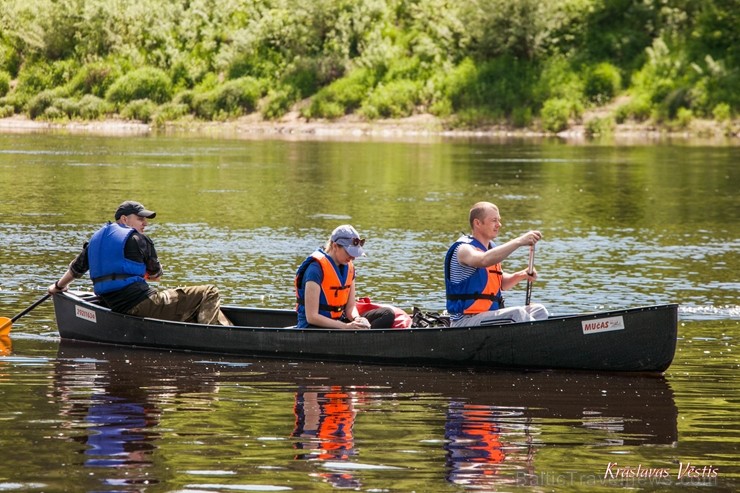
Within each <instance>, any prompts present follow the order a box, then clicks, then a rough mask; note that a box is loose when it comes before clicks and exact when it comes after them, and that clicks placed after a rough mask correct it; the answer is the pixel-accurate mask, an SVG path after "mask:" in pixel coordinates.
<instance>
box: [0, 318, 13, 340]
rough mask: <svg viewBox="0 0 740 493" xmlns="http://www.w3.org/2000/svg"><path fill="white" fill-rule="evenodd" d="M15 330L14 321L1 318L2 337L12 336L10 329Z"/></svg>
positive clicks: (0, 331)
mask: <svg viewBox="0 0 740 493" xmlns="http://www.w3.org/2000/svg"><path fill="white" fill-rule="evenodd" d="M12 328H13V321H12V320H11V319H9V318H8V317H0V336H7V335H8V334H10V329H12Z"/></svg>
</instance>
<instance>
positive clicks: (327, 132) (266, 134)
mask: <svg viewBox="0 0 740 493" xmlns="http://www.w3.org/2000/svg"><path fill="white" fill-rule="evenodd" d="M584 121H588V120H587V119H585V118H584ZM586 127H587V126H586V125H585V124H583V123H580V124H575V125H573V126H572V127H570V128H569V129H567V130H565V131H563V132H560V133H558V134H550V133H547V132H540V131H534V130H528V129H515V128H507V127H504V126H491V127H481V128H473V129H470V128H465V129H463V128H450V127H449V126H448V125H446V123H445V121H444V120H441V119H439V118H437V117H434V116H432V115H415V116H412V117H409V118H403V119H393V120H374V121H366V120H362V119H360V118H358V117H356V116H352V115H349V116H346V117H344V118H340V119H336V120H331V121H328V120H311V121H309V120H306V119H304V118H301V117H299V116H298V115H297V114H295V113H294V114H289V115H286V116H285V117H284V118H281V119H279V120H263V119H261V118H260V117H259V116H258V115H250V116H246V117H242V118H239V119H235V120H231V121H225V122H206V121H200V120H195V119H184V120H180V121H176V122H168V123H166V124H164V125H162V126H154V125H151V124H146V123H141V122H137V121H129V120H121V119H107V120H101V121H69V122H49V121H40V120H31V119H29V118H27V117H25V116H20V115H15V116H12V117H9V118H2V119H0V133H35V132H53V133H58V132H68V133H74V134H91V135H112V136H133V135H183V134H190V135H199V136H206V137H215V138H245V139H254V138H285V139H295V140H303V139H306V140H310V139H318V140H324V139H326V140H363V139H373V140H386V139H387V140H397V139H401V140H405V139H413V140H417V139H440V138H445V139H446V138H452V139H454V138H466V139H470V138H473V139H546V138H557V139H560V140H563V141H566V142H570V143H586V142H592V141H604V140H608V141H609V142H613V143H621V144H629V143H635V144H638V143H660V142H663V143H667V142H672V141H680V142H698V143H713V144H724V145H727V144H730V145H737V144H740V121H734V122H725V123H722V122H715V121H711V120H695V121H692V122H691V124H690V125H689V126H688V127H687V128H685V129H681V130H671V129H667V128H659V127H656V126H654V125H650V124H645V123H627V124H620V125H616V126H615V127H614V128H613V129H611V130H610V131H609V132H608V133H607V134H605V135H600V136H599V135H597V136H590V135H588V132H587V129H586Z"/></svg>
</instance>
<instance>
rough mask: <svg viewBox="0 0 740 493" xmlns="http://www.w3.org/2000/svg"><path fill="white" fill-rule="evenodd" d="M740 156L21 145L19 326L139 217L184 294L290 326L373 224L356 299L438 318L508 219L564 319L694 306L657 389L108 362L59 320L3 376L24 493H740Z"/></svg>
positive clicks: (45, 308)
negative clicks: (534, 232) (288, 320)
mask: <svg viewBox="0 0 740 493" xmlns="http://www.w3.org/2000/svg"><path fill="white" fill-rule="evenodd" d="M738 162H740V147H738V146H736V145H702V144H697V143H690V142H672V143H661V144H651V145H640V144H632V145H613V144H586V145H574V144H566V143H563V142H560V141H557V140H516V139H508V140H502V139H482V138H475V139H444V138H419V139H417V140H406V141H401V140H384V141H381V140H372V139H364V140H361V139H356V140H334V141H324V140H318V139H313V140H300V139H295V140H288V139H264V140H258V139H246V138H208V137H204V136H183V135H179V136H146V137H144V136H128V137H116V136H93V135H72V134H65V133H39V134H33V133H23V134H6V135H0V226H1V227H2V231H3V233H4V235H3V242H2V247H0V265H1V266H2V275H1V276H0V302H1V305H0V306H2V312H1V313H0V316H7V317H12V316H13V315H15V314H17V313H19V312H21V311H22V310H23V309H24V308H26V307H27V306H29V305H30V304H31V303H33V302H34V301H35V300H37V299H38V298H39V297H40V296H42V295H43V294H44V291H45V287H46V286H47V285H48V284H50V283H51V282H53V281H54V280H55V279H57V278H58V277H59V276H60V275H61V274H62V273H63V272H64V270H65V269H66V266H67V264H68V263H69V262H70V261H71V259H72V258H73V257H74V255H76V253H77V252H78V250H79V249H80V247H81V246H82V244H83V242H84V241H86V240H87V239H88V237H89V236H90V235H91V234H92V233H93V232H94V231H95V230H96V229H97V228H99V227H100V225H101V224H102V223H103V222H104V221H106V220H109V219H112V213H113V211H114V210H115V208H116V206H117V205H118V203H120V202H121V201H123V200H126V199H134V200H138V201H141V202H143V203H144V204H145V205H146V206H147V207H148V208H150V209H153V210H156V211H157V218H156V219H155V220H154V221H152V225H151V226H150V227H149V228H148V233H149V234H150V236H151V237H152V238H153V239H154V241H155V242H156V245H157V249H158V252H159V255H160V260H161V261H162V263H163V265H164V269H165V277H163V278H162V281H161V282H160V283H159V285H160V286H161V287H173V286H176V285H179V284H195V283H205V282H208V283H214V284H216V285H217V286H218V287H219V289H220V291H221V295H222V297H223V299H224V302H225V303H227V304H236V305H251V306H266V307H275V308H289V307H291V306H292V304H293V291H292V282H293V276H294V273H295V269H296V268H297V266H298V264H299V263H300V262H301V260H302V259H303V258H305V256H306V255H308V254H309V253H310V252H311V251H312V250H313V249H315V247H317V246H319V245H320V244H322V243H323V242H324V241H325V240H326V238H327V237H328V235H329V233H330V232H331V230H332V229H333V228H334V227H336V226H337V225H339V224H342V223H351V224H353V225H354V226H355V227H356V228H357V229H358V230H359V231H360V233H361V234H362V236H364V237H366V238H367V239H368V240H367V243H366V245H365V246H366V250H367V252H368V256H367V257H366V258H363V259H359V260H358V261H357V262H356V267H357V272H358V281H357V287H358V294H359V295H361V296H369V297H371V298H372V299H373V300H374V301H380V302H390V303H394V304H396V305H397V306H400V307H402V308H406V309H411V308H412V307H413V306H417V307H421V308H425V309H429V310H441V309H442V308H443V307H444V285H443V279H442V263H443V262H442V261H443V258H444V253H445V251H446V249H447V246H448V245H449V244H450V243H451V242H452V241H453V240H454V239H455V238H456V237H457V236H458V235H459V234H460V233H461V232H464V231H467V229H468V226H467V224H466V223H467V211H468V209H469V207H470V206H471V205H472V204H473V203H474V202H476V201H479V200H488V201H492V202H494V203H496V204H497V205H498V206H499V208H500V210H501V215H502V218H503V223H504V227H503V229H502V232H501V234H500V237H499V240H500V241H506V240H508V239H511V238H513V237H515V236H517V235H519V234H521V233H523V232H525V231H527V230H529V229H535V228H536V229H540V230H541V231H542V232H543V234H544V239H543V241H542V242H540V243H539V244H538V248H537V252H536V258H535V263H536V265H537V269H538V272H539V276H540V278H539V280H538V282H537V283H536V284H535V286H534V289H533V295H532V299H533V301H536V302H539V303H544V304H545V305H547V306H548V307H549V309H550V311H551V312H553V313H577V312H582V311H589V310H595V309H602V308H621V307H631V306H640V305H649V304H656V303H669V302H675V303H679V305H680V308H679V318H680V322H679V324H680V326H679V340H678V346H677V352H676V358H675V360H674V362H673V365H672V366H671V367H670V368H669V370H668V371H667V372H666V373H665V375H663V376H661V377H644V376H615V375H600V374H588V373H570V372H501V371H481V370H477V371H468V370H449V369H448V370H442V369H430V368H421V369H413V368H403V367H380V366H353V365H336V364H329V363H323V364H322V363H308V362H300V361H279V360H276V361H269V360H250V359H244V358H233V357H231V358H227V357H218V356H213V355H193V354H176V353H159V352H154V351H144V350H128V349H119V348H108V347H99V346H97V347H96V346H86V345H82V344H79V343H73V342H68V341H60V340H59V338H58V336H57V333H56V324H55V320H54V314H53V306H52V304H51V302H46V303H44V304H42V305H40V306H39V307H38V308H36V309H35V310H33V311H32V312H31V313H29V314H28V315H26V316H24V317H23V318H21V319H20V320H18V321H17V322H16V323H15V324H14V325H13V330H12V333H11V338H12V349H10V350H9V351H8V352H7V354H5V355H4V356H0V447H1V448H2V450H3V452H4V457H3V460H2V461H0V491H24V492H25V491H34V492H35V491H47V492H56V491H75V492H77V491H85V492H117V491H125V492H217V491H220V492H230V491H333V490H337V489H351V490H357V491H367V492H411V491H416V492H466V491H563V492H564V491H611V490H615V491H616V490H621V489H631V490H634V491H673V490H675V491H736V490H737V489H738V487H739V486H740V466H739V465H738V459H740V434H738V429H740V418H738V416H739V415H740V392H738V390H737V388H738V383H740V382H739V379H738V376H737V374H738V366H740V360H739V357H738V353H739V352H740V347H739V346H738V337H740V300H739V299H738V293H739V292H740V282H739V281H738V279H739V278H740V260H739V258H738V252H740V195H739V194H738V185H737V184H738V182H740V171H738V166H737V163H738ZM527 257H528V252H527V251H524V250H523V251H521V252H517V253H515V254H514V255H512V256H511V257H510V258H509V259H507V261H506V262H505V264H504V268H505V269H507V270H515V269H521V268H524V267H525V266H526V262H527ZM74 287H75V288H77V289H90V283H89V281H87V280H79V281H77V282H76V284H75V285H74ZM507 302H508V304H510V305H516V304H522V303H523V302H524V285H521V286H519V287H518V288H517V289H514V290H512V291H511V292H510V293H508V295H507ZM638 468H639V471H640V472H636V471H637V470H638ZM630 470H631V471H635V474H634V476H635V477H630V473H629V471H630ZM646 476H650V477H646Z"/></svg>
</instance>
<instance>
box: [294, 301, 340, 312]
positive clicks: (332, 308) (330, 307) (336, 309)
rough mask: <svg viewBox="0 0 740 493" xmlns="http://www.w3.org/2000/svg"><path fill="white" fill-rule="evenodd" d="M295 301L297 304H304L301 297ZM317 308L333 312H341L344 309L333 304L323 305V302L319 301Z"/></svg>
mask: <svg viewBox="0 0 740 493" xmlns="http://www.w3.org/2000/svg"><path fill="white" fill-rule="evenodd" d="M296 303H298V304H299V305H305V304H306V301H305V300H304V299H303V298H296ZM319 310H324V311H327V312H335V313H341V312H342V311H344V307H343V306H333V305H324V304H323V303H319Z"/></svg>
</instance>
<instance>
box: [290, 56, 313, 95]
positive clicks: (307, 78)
mask: <svg viewBox="0 0 740 493" xmlns="http://www.w3.org/2000/svg"><path fill="white" fill-rule="evenodd" d="M319 71H320V67H319V63H318V62H317V61H316V60H306V59H303V60H298V61H296V62H294V63H293V64H292V65H291V66H290V67H288V69H287V70H286V72H285V74H284V75H283V77H282V82H283V84H285V85H287V86H291V87H293V88H294V90H295V91H296V92H297V93H298V99H303V98H307V97H309V96H311V95H312V94H316V91H318V90H319V84H320V83H321V76H320V74H319Z"/></svg>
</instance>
